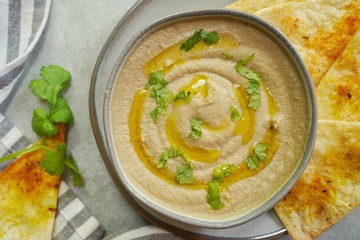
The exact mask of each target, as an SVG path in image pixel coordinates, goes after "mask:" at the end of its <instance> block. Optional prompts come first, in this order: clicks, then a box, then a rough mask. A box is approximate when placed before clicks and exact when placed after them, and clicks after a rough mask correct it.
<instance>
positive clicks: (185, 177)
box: [176, 163, 194, 184]
mask: <svg viewBox="0 0 360 240" xmlns="http://www.w3.org/2000/svg"><path fill="white" fill-rule="evenodd" d="M176 182H177V183H179V184H191V183H193V182H194V175H193V169H192V166H191V165H190V164H186V163H184V164H182V165H180V166H177V167H176Z"/></svg>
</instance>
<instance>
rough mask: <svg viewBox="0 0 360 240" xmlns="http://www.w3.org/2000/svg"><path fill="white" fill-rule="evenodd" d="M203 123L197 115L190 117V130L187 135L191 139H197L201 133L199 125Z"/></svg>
mask: <svg viewBox="0 0 360 240" xmlns="http://www.w3.org/2000/svg"><path fill="white" fill-rule="evenodd" d="M202 125H203V121H202V120H201V118H199V117H195V118H192V119H191V120H190V128H191V132H190V134H189V135H188V137H189V138H192V139H195V140H196V139H199V138H200V137H201V135H202V129H201V126H202Z"/></svg>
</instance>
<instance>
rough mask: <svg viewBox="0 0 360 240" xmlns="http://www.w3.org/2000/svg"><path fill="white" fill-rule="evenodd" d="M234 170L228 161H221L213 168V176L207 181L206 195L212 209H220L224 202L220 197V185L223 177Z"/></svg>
mask: <svg viewBox="0 0 360 240" xmlns="http://www.w3.org/2000/svg"><path fill="white" fill-rule="evenodd" d="M233 172H234V166H233V165H230V164H228V163H223V164H221V166H219V167H216V168H214V170H213V177H212V180H211V182H210V183H209V190H208V195H207V202H208V204H209V205H210V206H211V208H212V209H214V210H220V209H221V208H223V207H224V204H223V203H222V202H221V199H220V185H221V183H222V181H223V180H224V178H225V177H227V176H229V175H231V174H232V173H233Z"/></svg>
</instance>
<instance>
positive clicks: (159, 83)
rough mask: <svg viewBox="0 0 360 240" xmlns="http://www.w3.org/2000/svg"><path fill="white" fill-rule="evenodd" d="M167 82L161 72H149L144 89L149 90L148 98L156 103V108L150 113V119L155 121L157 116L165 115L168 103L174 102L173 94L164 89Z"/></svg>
mask: <svg viewBox="0 0 360 240" xmlns="http://www.w3.org/2000/svg"><path fill="white" fill-rule="evenodd" d="M166 85H167V82H166V80H165V78H164V75H163V73H162V71H154V72H151V74H150V78H149V81H148V83H147V84H146V85H145V89H148V90H150V97H151V98H154V99H155V101H156V107H155V108H154V109H153V110H152V111H151V112H150V115H151V117H152V118H153V119H154V121H155V122H156V120H157V119H158V115H159V114H160V115H165V114H166V110H167V107H168V105H169V103H171V102H172V101H173V100H174V94H173V92H172V91H171V90H170V89H168V88H166Z"/></svg>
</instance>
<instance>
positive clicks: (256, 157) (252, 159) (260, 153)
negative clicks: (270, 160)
mask: <svg viewBox="0 0 360 240" xmlns="http://www.w3.org/2000/svg"><path fill="white" fill-rule="evenodd" d="M267 150H268V146H267V144H266V143H258V144H256V145H255V148H254V153H253V154H251V155H250V156H248V157H247V158H246V160H245V162H246V165H247V166H248V168H249V170H250V171H254V170H257V169H258V168H259V166H260V162H263V161H264V160H265V159H266V158H267Z"/></svg>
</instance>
